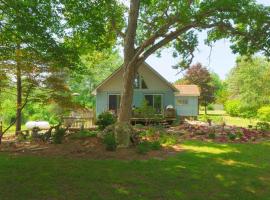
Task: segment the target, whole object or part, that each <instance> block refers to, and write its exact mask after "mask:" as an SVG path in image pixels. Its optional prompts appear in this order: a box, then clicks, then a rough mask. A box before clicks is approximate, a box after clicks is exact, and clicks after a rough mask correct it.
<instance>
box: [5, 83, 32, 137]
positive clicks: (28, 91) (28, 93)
mask: <svg viewBox="0 0 270 200" xmlns="http://www.w3.org/2000/svg"><path fill="white" fill-rule="evenodd" d="M33 86H34V85H31V86H30V87H29V88H28V90H27V93H26V97H25V101H24V103H23V105H22V106H21V110H23V108H24V107H25V106H26V104H27V103H28V98H29V96H30V92H31V90H32V88H33ZM16 121H17V118H16V119H15V120H14V121H13V122H12V123H11V124H10V125H9V126H8V127H7V128H6V129H5V130H4V131H3V132H2V135H1V136H0V137H2V136H3V135H4V134H5V133H6V132H7V131H8V130H9V129H10V128H11V127H12V126H13V125H14V124H15V123H16Z"/></svg>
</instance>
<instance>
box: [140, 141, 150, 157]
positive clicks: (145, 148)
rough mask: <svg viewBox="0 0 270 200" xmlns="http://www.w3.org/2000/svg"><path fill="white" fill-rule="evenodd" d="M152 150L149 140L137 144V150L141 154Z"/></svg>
mask: <svg viewBox="0 0 270 200" xmlns="http://www.w3.org/2000/svg"><path fill="white" fill-rule="evenodd" d="M150 150H151V145H150V143H149V142H147V141H144V142H142V143H140V144H138V146H137V152H138V153H139V154H146V153H147V152H149V151H150Z"/></svg>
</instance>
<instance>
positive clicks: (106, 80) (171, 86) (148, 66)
mask: <svg viewBox="0 0 270 200" xmlns="http://www.w3.org/2000/svg"><path fill="white" fill-rule="evenodd" d="M142 65H145V66H146V67H147V68H149V69H150V70H151V71H152V72H153V74H155V75H156V76H157V77H158V78H159V79H160V80H161V81H163V82H164V83H165V84H166V85H168V86H169V87H170V88H171V89H172V90H173V91H174V92H178V89H177V88H175V87H174V85H173V84H171V83H170V82H169V81H167V80H166V79H165V78H164V77H163V76H162V75H160V74H159V73H158V72H157V71H156V70H154V69H153V68H152V67H151V66H150V65H149V64H147V63H146V62H144V63H143V64H142ZM122 68H123V65H121V66H120V67H119V68H118V69H116V70H115V71H114V72H113V73H112V74H111V75H110V76H108V77H107V78H106V79H105V80H104V81H102V82H101V83H100V84H99V85H98V86H97V87H96V88H95V90H94V91H93V92H92V94H94V95H96V91H97V89H98V88H100V87H101V86H102V85H103V84H105V83H106V82H108V81H109V80H110V79H111V78H112V77H114V76H115V75H116V74H117V73H118V72H119V71H120V70H121V69H122Z"/></svg>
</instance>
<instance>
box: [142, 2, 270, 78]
mask: <svg viewBox="0 0 270 200" xmlns="http://www.w3.org/2000/svg"><path fill="white" fill-rule="evenodd" d="M257 2H258V3H261V4H264V5H267V6H270V0H257ZM205 38H206V33H205V32H202V33H200V35H199V46H198V51H196V53H195V58H194V60H193V62H194V63H196V62H200V63H202V64H203V65H204V66H206V67H207V68H209V69H210V70H212V71H214V72H216V73H217V74H218V75H219V76H220V77H221V78H222V79H224V78H225V77H226V74H228V73H229V71H230V69H231V68H232V67H233V66H234V65H235V59H236V57H237V55H234V54H233V53H232V51H231V49H230V42H229V41H228V40H220V41H218V42H216V43H215V44H214V46H213V47H212V52H211V56H210V60H209V55H210V47H209V46H207V45H205V44H204V39H205ZM146 61H147V63H149V64H150V65H151V66H152V67H153V68H154V69H156V70H157V71H158V72H159V73H160V74H162V76H164V77H165V78H166V79H167V80H168V81H170V82H174V81H176V80H177V79H179V78H180V77H181V74H179V73H178V71H177V70H175V69H172V66H173V65H175V64H176V63H177V62H178V60H177V59H176V58H173V57H172V50H171V49H166V50H164V51H163V52H162V56H161V57H160V58H157V57H156V56H155V55H152V56H151V57H149V58H148V59H147V60H146Z"/></svg>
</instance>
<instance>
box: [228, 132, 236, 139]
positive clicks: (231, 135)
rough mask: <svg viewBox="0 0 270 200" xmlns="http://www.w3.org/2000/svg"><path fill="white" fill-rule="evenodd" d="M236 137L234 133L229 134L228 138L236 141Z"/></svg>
mask: <svg viewBox="0 0 270 200" xmlns="http://www.w3.org/2000/svg"><path fill="white" fill-rule="evenodd" d="M236 137H237V135H236V134H234V133H229V134H228V138H229V139H230V140H235V139H236Z"/></svg>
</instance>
